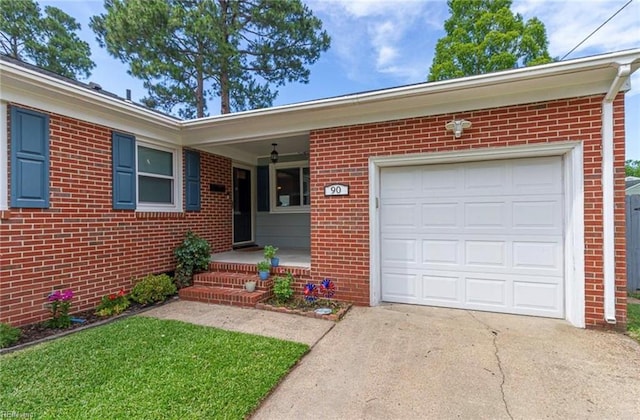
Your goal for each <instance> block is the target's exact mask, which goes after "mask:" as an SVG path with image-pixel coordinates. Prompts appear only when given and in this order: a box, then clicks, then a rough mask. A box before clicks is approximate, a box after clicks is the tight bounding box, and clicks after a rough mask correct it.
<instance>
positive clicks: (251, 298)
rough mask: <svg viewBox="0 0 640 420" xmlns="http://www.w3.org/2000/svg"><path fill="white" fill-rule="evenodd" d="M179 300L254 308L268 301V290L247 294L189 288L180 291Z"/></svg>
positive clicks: (209, 287)
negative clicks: (259, 303)
mask: <svg viewBox="0 0 640 420" xmlns="http://www.w3.org/2000/svg"><path fill="white" fill-rule="evenodd" d="M179 295H180V299H183V300H190V301H196V302H203V303H215V304H218V305H231V306H243V307H251V308H253V307H255V306H256V304H257V303H258V302H263V301H265V300H267V299H269V297H270V295H271V292H270V291H269V290H258V289H256V290H255V291H254V292H247V291H246V290H244V289H237V288H232V287H215V286H190V287H185V288H184V289H180V292H179Z"/></svg>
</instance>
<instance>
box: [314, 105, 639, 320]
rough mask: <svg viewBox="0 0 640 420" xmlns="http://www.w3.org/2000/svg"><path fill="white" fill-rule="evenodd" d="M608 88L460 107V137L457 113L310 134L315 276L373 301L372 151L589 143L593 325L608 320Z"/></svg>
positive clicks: (619, 205) (618, 115) (620, 176)
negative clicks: (334, 188) (339, 191)
mask: <svg viewBox="0 0 640 420" xmlns="http://www.w3.org/2000/svg"><path fill="white" fill-rule="evenodd" d="M602 99H603V97H602V96H592V97H585V98H576V99H570V100H560V101H553V102H547V103H535V104H529V105H521V106H512V107H506V108H495V109H484V110H478V111H473V112H465V113H459V114H456V115H455V117H456V118H457V119H461V118H464V119H466V120H469V121H471V122H472V123H473V125H472V127H471V128H470V129H468V130H465V132H464V134H463V136H462V137H461V138H458V139H456V138H453V136H452V135H451V133H450V132H447V131H446V130H445V128H444V125H445V123H446V122H448V121H451V119H452V118H453V115H451V114H443V115H438V116H433V117H424V118H412V119H406V120H399V121H391V122H383V123H372V124H362V125H353V126H347V127H339V128H330V129H323V130H315V131H312V132H311V135H310V151H311V153H310V170H311V179H312V181H313V182H312V191H311V196H312V203H313V205H312V209H311V253H312V255H311V261H312V263H311V265H312V277H313V279H314V280H315V281H319V280H320V279H321V278H323V277H331V278H333V279H335V280H336V283H337V285H338V288H339V292H338V296H337V297H338V298H339V299H344V300H351V301H353V302H355V303H357V304H360V305H368V304H369V204H368V199H369V191H368V158H369V157H370V156H389V155H402V154H410V153H426V152H444V151H456V150H459V151H465V150H470V149H478V148H487V147H505V146H515V145H523V144H534V143H545V142H554V141H567V140H581V141H583V142H584V143H583V144H584V189H585V265H586V267H585V270H586V276H585V277H586V278H585V283H586V284H585V289H586V299H585V300H586V309H585V312H586V313H585V315H586V323H587V326H603V325H604V321H603V318H604V312H603V286H602V284H603V280H602V278H603V274H602V168H601V138H602V134H601V128H602V121H601V109H602ZM614 120H615V121H614V130H615V151H614V153H615V168H616V181H615V191H616V195H615V204H616V209H615V222H616V237H615V247H616V297H617V303H616V316H617V317H618V321H619V324H620V326H623V325H624V324H625V323H626V304H625V299H624V296H625V284H624V283H625V276H626V273H625V271H626V266H625V264H626V263H625V257H624V254H625V243H624V241H625V232H624V231H625V225H624V224H625V222H624V217H625V216H624V141H625V140H624V122H623V120H624V99H623V95H619V96H618V98H617V99H616V101H615V104H614ZM336 182H340V183H346V184H349V196H347V197H328V198H327V197H324V191H323V186H324V185H327V184H331V183H336Z"/></svg>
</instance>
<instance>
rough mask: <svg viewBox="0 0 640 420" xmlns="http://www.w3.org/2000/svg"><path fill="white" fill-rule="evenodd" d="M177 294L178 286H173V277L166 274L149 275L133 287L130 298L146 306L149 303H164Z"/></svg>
mask: <svg viewBox="0 0 640 420" xmlns="http://www.w3.org/2000/svg"><path fill="white" fill-rule="evenodd" d="M176 292H177V289H176V285H175V284H173V281H172V280H171V277H169V276H168V275H166V274H158V275H154V274H149V275H148V276H147V277H145V278H143V279H142V280H140V281H139V282H138V283H137V284H136V285H135V286H133V289H131V294H130V296H131V299H133V300H134V301H135V302H138V303H140V304H142V305H146V304H147V303H153V302H162V301H163V300H165V299H166V298H167V297H169V296H171V295H175V294H176Z"/></svg>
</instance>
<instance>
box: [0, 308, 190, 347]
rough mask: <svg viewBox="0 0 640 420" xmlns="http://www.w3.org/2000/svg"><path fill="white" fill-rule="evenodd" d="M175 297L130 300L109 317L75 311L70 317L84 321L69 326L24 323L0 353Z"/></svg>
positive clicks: (115, 317)
mask: <svg viewBox="0 0 640 420" xmlns="http://www.w3.org/2000/svg"><path fill="white" fill-rule="evenodd" d="M176 299H178V296H177V295H175V296H174V297H171V298H169V299H167V300H165V301H164V302H159V303H155V304H149V305H141V304H139V303H136V302H131V305H130V306H129V308H127V310H126V311H124V312H122V313H121V314H118V315H115V316H111V317H104V316H98V315H96V314H95V309H90V310H88V311H83V312H76V313H74V314H72V315H71V317H72V318H81V319H84V322H82V323H72V324H71V326H70V327H69V328H49V327H48V326H47V321H43V322H38V323H36V324H30V325H24V326H22V327H18V328H19V329H20V331H21V334H20V339H19V340H18V341H17V342H15V343H14V344H13V345H11V346H9V347H5V348H3V349H0V354H2V353H8V352H11V351H15V350H18V349H22V348H24V347H28V346H30V345H33V344H37V343H41V342H43V341H48V340H50V339H54V338H58V337H62V336H65V335H68V334H72V333H74V332H76V331H79V330H83V329H86V328H90V327H95V326H98V325H102V324H106V323H108V322H112V321H115V320H116V319H119V318H123V317H127V316H131V315H136V314H139V313H141V312H145V311H148V310H149V309H152V308H156V307H158V306H161V305H165V304H167V303H169V302H172V301H174V300H176Z"/></svg>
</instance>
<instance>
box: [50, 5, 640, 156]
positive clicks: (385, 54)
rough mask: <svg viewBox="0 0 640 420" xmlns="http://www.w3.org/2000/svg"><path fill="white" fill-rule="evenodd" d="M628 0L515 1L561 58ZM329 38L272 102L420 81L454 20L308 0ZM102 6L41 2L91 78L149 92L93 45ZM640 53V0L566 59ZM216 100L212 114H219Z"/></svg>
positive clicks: (630, 111) (636, 119)
mask: <svg viewBox="0 0 640 420" xmlns="http://www.w3.org/2000/svg"><path fill="white" fill-rule="evenodd" d="M627 1H628V0H582V1H580V0H556V1H551V0H514V1H513V7H512V9H513V10H514V11H515V12H518V13H520V14H522V15H523V16H524V18H525V19H528V18H531V17H534V16H536V17H538V18H539V19H540V20H542V22H543V23H544V24H545V26H546V28H547V36H548V38H549V52H550V53H551V55H552V56H554V57H562V56H564V55H565V54H566V53H567V52H569V51H570V50H571V49H572V48H573V47H575V46H576V45H577V44H578V43H579V42H580V41H581V40H582V39H584V38H585V37H586V36H587V35H588V34H589V33H591V32H592V31H593V30H594V29H596V28H597V27H598V26H599V25H600V24H601V23H603V22H604V21H605V20H606V19H608V18H609V17H610V16H611V15H612V14H613V13H614V12H615V11H617V10H618V9H619V8H620V7H622V6H623V5H624V4H625V3H627ZM305 2H306V3H307V4H308V5H309V7H310V8H311V9H312V10H313V11H314V13H315V15H316V16H318V17H319V18H320V19H321V20H322V21H323V24H324V27H325V29H326V30H327V31H328V32H329V34H330V35H331V37H332V45H331V48H330V50H329V51H327V52H326V53H325V54H324V55H323V56H322V57H321V58H320V60H318V62H316V63H315V64H314V65H313V66H312V67H311V76H310V82H309V84H299V83H296V84H289V85H287V86H284V87H282V88H280V89H279V91H280V94H279V95H278V98H277V99H276V101H275V105H284V104H290V103H295V102H302V101H309V100H313V99H320V98H325V97H331V96H338V95H343V94H348V93H354V92H361V91H367V90H375V89H384V88H389V87H394V86H399V85H405V84H410V83H418V82H422V81H424V80H425V79H426V75H427V74H428V72H429V66H430V65H431V61H432V60H433V53H434V50H435V45H436V42H437V41H438V39H439V38H440V37H442V36H443V35H444V28H443V25H444V21H445V20H446V19H447V18H448V17H449V12H448V9H447V5H446V1H445V0H432V1H424V0H306V1H305ZM102 4H103V3H102V1H82V0H61V1H40V5H41V6H42V7H44V6H45V5H52V6H56V7H59V8H61V9H62V10H64V11H65V12H66V13H68V14H70V15H71V16H73V17H74V18H76V20H77V21H78V22H79V23H80V24H81V25H82V31H81V33H80V37H81V38H82V39H83V40H85V41H87V42H89V43H90V45H91V50H92V59H93V61H94V62H95V63H96V65H97V66H96V68H95V69H94V70H93V74H92V75H91V77H90V78H89V79H88V81H93V82H96V83H98V84H100V85H101V86H102V87H103V88H104V89H106V90H108V91H111V92H114V93H116V94H119V95H120V96H124V95H125V89H131V91H132V95H133V100H139V99H140V98H142V97H143V96H145V94H146V92H145V90H144V88H143V87H142V82H141V81H139V80H137V79H134V78H132V77H130V76H129V75H127V72H126V71H127V67H126V65H124V64H122V63H121V62H120V61H118V60H117V59H115V58H112V57H111V56H109V54H108V53H107V52H106V50H103V49H101V48H100V47H99V46H98V44H97V43H96V42H95V36H94V34H93V32H92V31H91V30H90V29H89V26H88V23H89V18H90V17H91V16H92V15H95V14H99V13H102V11H103V6H102ZM630 48H640V0H634V1H633V2H632V3H631V4H630V5H629V6H627V7H626V8H625V9H624V10H623V11H622V12H621V13H619V14H618V15H617V16H616V17H614V18H613V19H612V20H611V21H610V22H609V23H608V24H607V25H605V26H604V27H603V28H602V29H600V30H599V31H598V32H597V33H596V34H595V35H593V36H592V37H591V38H590V39H589V40H588V41H586V42H585V43H584V44H582V45H581V46H580V47H579V48H578V49H576V51H574V52H573V53H572V54H571V55H570V56H568V57H567V59H571V58H579V57H585V56H590V55H594V54H601V53H606V52H612V51H619V50H624V49H630ZM216 104H217V102H216V101H214V103H212V104H211V105H210V112H211V113H212V114H213V113H216V112H217V110H218V109H219V108H218V107H217V106H216ZM626 106H627V109H626V121H627V124H626V133H627V152H626V154H627V158H628V159H638V160H640V70H639V71H637V72H636V73H635V74H634V76H633V77H632V90H631V91H630V92H628V93H627V103H626Z"/></svg>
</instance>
